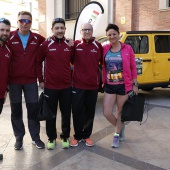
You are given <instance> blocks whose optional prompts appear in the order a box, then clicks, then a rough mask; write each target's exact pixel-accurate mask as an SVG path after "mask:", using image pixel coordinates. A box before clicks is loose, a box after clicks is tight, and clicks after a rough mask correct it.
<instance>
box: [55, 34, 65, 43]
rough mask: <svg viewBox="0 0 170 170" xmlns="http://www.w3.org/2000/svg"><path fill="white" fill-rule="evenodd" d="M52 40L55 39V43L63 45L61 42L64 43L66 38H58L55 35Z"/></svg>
mask: <svg viewBox="0 0 170 170" xmlns="http://www.w3.org/2000/svg"><path fill="white" fill-rule="evenodd" d="M52 39H53V40H54V41H57V42H59V43H61V42H64V41H65V37H63V38H57V37H55V36H54V35H53V36H52Z"/></svg>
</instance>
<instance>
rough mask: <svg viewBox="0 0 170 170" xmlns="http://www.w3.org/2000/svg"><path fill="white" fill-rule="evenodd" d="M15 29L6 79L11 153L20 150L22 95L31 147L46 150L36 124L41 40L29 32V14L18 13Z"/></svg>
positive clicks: (22, 125)
mask: <svg viewBox="0 0 170 170" xmlns="http://www.w3.org/2000/svg"><path fill="white" fill-rule="evenodd" d="M17 24H18V29H17V30H15V31H12V32H11V35H10V38H9V45H10V47H11V49H12V53H13V56H12V60H11V67H10V76H9V97H10V103H11V112H12V114H11V121H12V127H13V131H14V134H15V138H16V142H15V145H14V149H16V150H20V149H22V147H23V138H24V135H25V126H24V122H23V111H22V92H23V93H24V97H25V102H26V108H27V117H28V129H29V132H30V135H31V138H32V144H35V146H36V147H37V148H38V149H42V148H44V147H45V145H44V143H43V142H42V141H41V140H40V135H39V133H40V123H39V122H38V121H36V120H35V117H36V112H35V110H36V108H37V103H38V85H37V75H36V57H37V52H38V48H39V46H40V44H41V43H42V42H43V41H44V40H45V38H44V37H42V36H41V35H39V34H37V33H33V32H32V31H30V28H31V24H32V15H31V13H30V12H28V11H21V12H19V13H18V21H17Z"/></svg>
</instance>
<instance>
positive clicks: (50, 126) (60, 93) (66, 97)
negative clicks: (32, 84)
mask: <svg viewBox="0 0 170 170" xmlns="http://www.w3.org/2000/svg"><path fill="white" fill-rule="evenodd" d="M71 90H72V88H71V87H69V88H66V89H59V90H56V89H47V88H45V89H44V94H45V95H46V102H47V104H48V105H49V107H50V108H51V110H52V111H53V112H54V113H55V114H56V117H55V118H54V119H51V120H47V121H46V132H47V136H48V138H49V140H55V139H56V138H57V130H56V118H57V107H58V103H59V106H60V111H61V121H62V122H61V129H62V133H61V135H60V138H62V139H63V138H69V137H70V118H71Z"/></svg>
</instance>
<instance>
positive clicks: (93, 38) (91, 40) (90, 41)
mask: <svg viewBox="0 0 170 170" xmlns="http://www.w3.org/2000/svg"><path fill="white" fill-rule="evenodd" d="M94 40H95V37H92V38H91V39H90V40H89V41H88V42H87V41H86V40H85V39H84V38H82V41H83V42H84V43H92V42H93V41H94Z"/></svg>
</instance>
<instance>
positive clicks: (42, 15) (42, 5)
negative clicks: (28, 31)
mask: <svg viewBox="0 0 170 170" xmlns="http://www.w3.org/2000/svg"><path fill="white" fill-rule="evenodd" d="M38 9H39V10H38V14H39V33H40V34H41V35H43V36H44V37H47V31H46V30H47V25H46V0H40V1H39V2H38Z"/></svg>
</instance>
